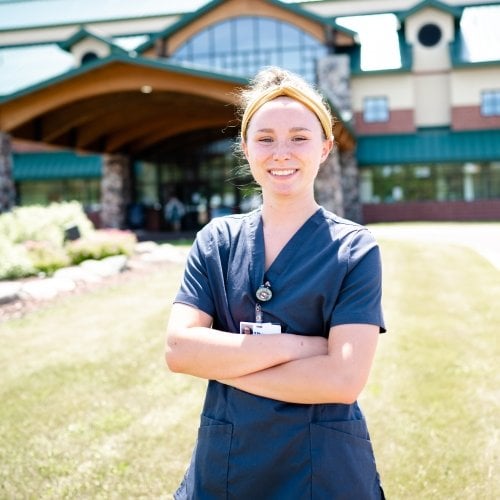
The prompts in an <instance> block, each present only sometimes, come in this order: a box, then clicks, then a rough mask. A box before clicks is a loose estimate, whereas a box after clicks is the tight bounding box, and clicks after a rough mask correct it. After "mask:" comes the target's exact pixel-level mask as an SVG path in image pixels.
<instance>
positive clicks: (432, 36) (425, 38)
mask: <svg viewBox="0 0 500 500" xmlns="http://www.w3.org/2000/svg"><path fill="white" fill-rule="evenodd" d="M441 35H442V33H441V28H440V27H439V26H437V25H436V24H431V23H429V24H424V25H423V26H422V27H421V28H420V30H419V31H418V41H419V42H420V43H421V44H422V45H424V46H425V47H434V45H437V44H438V43H439V40H441Z"/></svg>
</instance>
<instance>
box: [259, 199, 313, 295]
mask: <svg viewBox="0 0 500 500" xmlns="http://www.w3.org/2000/svg"><path fill="white" fill-rule="evenodd" d="M322 212H323V210H322V208H321V207H320V208H318V209H317V210H316V211H315V212H314V213H313V214H312V215H311V216H310V217H309V218H308V219H307V220H306V221H305V222H304V223H303V224H302V226H300V227H299V229H297V231H296V232H295V233H294V234H293V236H292V237H291V238H290V239H289V240H288V241H287V243H286V244H285V246H284V247H283V248H282V249H281V251H280V252H279V254H278V255H277V256H276V258H275V259H274V261H273V262H272V264H271V265H270V266H269V269H267V271H266V269H265V261H266V255H265V241H264V224H263V220H262V211H261V210H259V211H258V212H257V215H258V216H257V217H256V218H255V219H254V221H253V222H254V224H255V228H254V231H255V232H254V238H252V239H253V248H252V252H251V253H252V257H253V258H252V260H253V268H254V269H253V275H254V280H255V281H254V283H255V285H256V286H259V285H261V284H262V283H264V281H266V280H269V281H270V282H271V283H272V280H273V277H277V276H279V275H280V274H281V273H283V272H284V271H285V270H286V269H287V267H288V266H289V265H290V263H291V262H292V260H293V258H294V256H295V255H296V253H297V251H298V250H299V248H300V247H302V246H303V245H304V241H306V240H307V239H308V238H310V237H312V233H313V232H314V230H315V228H316V227H317V225H318V223H319V222H318V217H319V214H321V213H322Z"/></svg>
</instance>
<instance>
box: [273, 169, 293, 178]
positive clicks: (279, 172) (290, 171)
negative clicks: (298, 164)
mask: <svg viewBox="0 0 500 500" xmlns="http://www.w3.org/2000/svg"><path fill="white" fill-rule="evenodd" d="M294 172H295V170H294V169H292V168H291V169H288V170H271V175H277V176H285V175H292V174H293V173H294Z"/></svg>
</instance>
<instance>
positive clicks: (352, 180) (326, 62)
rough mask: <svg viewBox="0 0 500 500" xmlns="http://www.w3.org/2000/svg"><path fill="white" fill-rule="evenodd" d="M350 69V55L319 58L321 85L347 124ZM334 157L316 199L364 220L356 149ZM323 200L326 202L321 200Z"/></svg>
mask: <svg viewBox="0 0 500 500" xmlns="http://www.w3.org/2000/svg"><path fill="white" fill-rule="evenodd" d="M350 78H351V68H350V58H349V56H348V55H347V54H331V55H328V56H325V57H324V58H322V59H320V60H319V61H318V86H319V87H320V89H321V91H322V93H323V95H324V96H325V97H326V98H327V99H328V101H329V102H330V104H331V105H332V107H333V112H334V114H337V115H338V116H337V118H338V119H340V120H342V123H343V124H344V125H351V126H352V121H353V112H352V99H351V80H350ZM330 156H333V157H334V159H332V158H329V159H328V160H327V162H328V163H332V162H333V163H332V164H331V165H330V166H329V167H328V168H324V167H327V165H326V164H325V165H324V166H323V167H322V169H324V171H323V172H321V171H320V173H321V174H322V175H323V176H328V175H330V176H331V179H330V181H328V179H326V178H323V179H322V180H320V181H319V182H318V186H317V200H318V203H321V204H323V205H324V206H325V207H328V206H334V207H336V209H335V210H333V211H334V212H335V213H337V214H338V215H341V216H343V217H346V218H347V219H350V220H354V221H356V222H361V205H360V201H359V172H358V168H357V159H356V151H355V149H354V150H351V151H345V150H342V151H340V150H339V149H338V148H336V150H335V151H334V152H333V153H332V155H330ZM320 200H323V201H320Z"/></svg>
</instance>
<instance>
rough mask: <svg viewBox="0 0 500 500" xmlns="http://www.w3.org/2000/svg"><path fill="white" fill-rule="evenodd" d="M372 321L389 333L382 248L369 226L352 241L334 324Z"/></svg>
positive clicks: (336, 306)
mask: <svg viewBox="0 0 500 500" xmlns="http://www.w3.org/2000/svg"><path fill="white" fill-rule="evenodd" d="M352 323H362V324H372V325H377V326H379V328H380V332H381V333H383V332H385V331H386V330H385V323H384V318H383V313H382V264H381V257H380V249H379V247H378V245H377V243H376V242H375V240H374V238H373V236H372V235H371V233H370V232H369V231H368V230H367V229H361V230H359V231H357V232H356V233H355V234H354V236H353V238H352V239H351V242H350V244H349V250H348V257H347V273H346V275H345V277H344V279H343V281H342V285H341V289H340V293H339V296H338V300H337V302H336V304H335V307H334V310H333V314H332V317H331V321H330V326H336V325H342V324H352Z"/></svg>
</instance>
